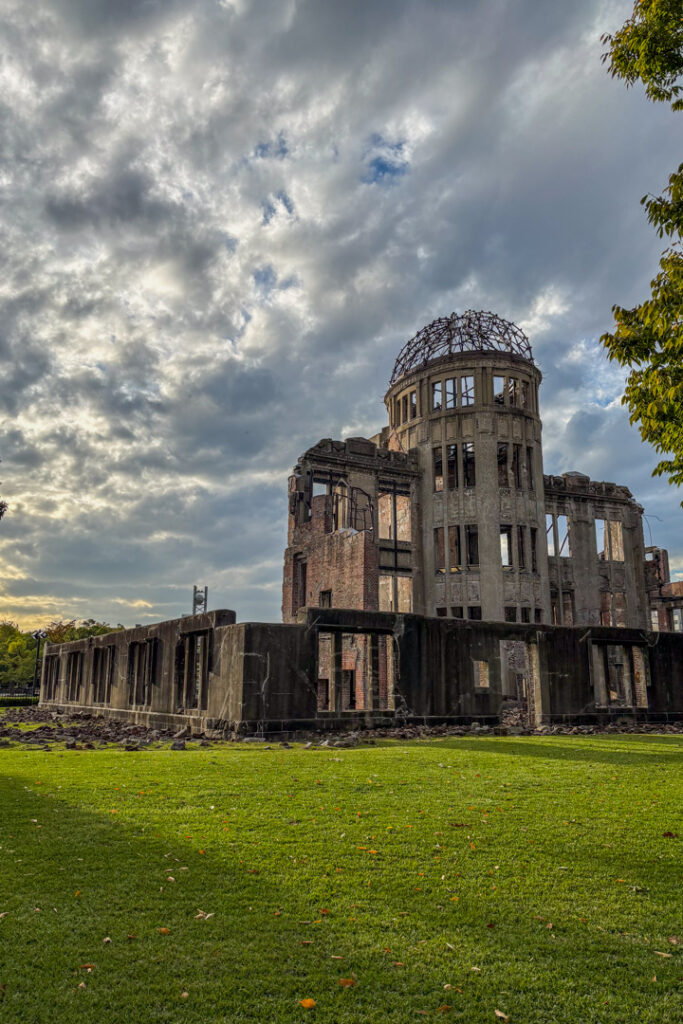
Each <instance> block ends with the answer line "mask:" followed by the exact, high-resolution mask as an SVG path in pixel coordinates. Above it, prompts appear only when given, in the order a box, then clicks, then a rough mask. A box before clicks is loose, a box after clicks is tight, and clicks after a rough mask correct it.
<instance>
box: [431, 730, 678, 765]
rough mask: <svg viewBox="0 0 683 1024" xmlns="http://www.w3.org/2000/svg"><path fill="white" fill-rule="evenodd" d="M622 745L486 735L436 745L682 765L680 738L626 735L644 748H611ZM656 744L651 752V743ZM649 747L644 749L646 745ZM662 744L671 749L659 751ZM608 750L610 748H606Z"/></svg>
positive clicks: (600, 740) (614, 762) (593, 739)
mask: <svg viewBox="0 0 683 1024" xmlns="http://www.w3.org/2000/svg"><path fill="white" fill-rule="evenodd" d="M620 740H621V742H622V743H623V742H624V737H623V736H620V735H615V736H604V737H603V736H600V737H595V736H591V737H590V738H588V739H587V738H586V737H583V736H558V737H547V738H546V737H541V736H528V737H520V738H519V739H512V738H508V737H497V738H492V737H488V736H482V737H478V738H477V739H470V738H468V737H453V739H446V740H442V741H439V745H440V746H449V747H452V748H453V749H454V750H470V751H472V752H475V753H478V754H508V755H514V756H520V757H536V758H541V759H542V760H544V761H550V760H557V761H581V762H584V763H588V762H593V763H596V762H598V763H602V764H609V765H614V766H615V767H625V766H627V765H638V766H641V767H643V766H647V765H652V764H655V763H657V764H668V765H683V736H680V737H679V736H642V737H636V736H632V735H629V737H628V740H629V743H630V742H631V741H633V740H635V741H636V742H641V741H642V744H643V746H644V747H645V748H646V749H640V750H638V749H628V750H627V749H624V748H623V747H622V748H621V749H615V748H614V747H613V746H612V747H611V745H612V744H615V743H618V742H619V741H620ZM655 742H656V744H657V748H656V749H655V746H654V744H655ZM648 743H650V744H652V746H651V748H650V749H647V744H648ZM662 744H665V745H666V746H667V747H670V748H671V750H670V751H668V750H667V752H666V753H664V752H663V751H662V748H661V745H662ZM610 747H611V749H610Z"/></svg>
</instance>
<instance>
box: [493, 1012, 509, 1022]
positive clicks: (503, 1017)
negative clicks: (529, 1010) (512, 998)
mask: <svg viewBox="0 0 683 1024" xmlns="http://www.w3.org/2000/svg"><path fill="white" fill-rule="evenodd" d="M493 1012H494V1013H495V1015H496V1017H497V1018H498V1020H510V1018H509V1017H508V1015H507V1013H503V1011H502V1010H494V1011H493Z"/></svg>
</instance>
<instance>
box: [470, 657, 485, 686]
mask: <svg viewBox="0 0 683 1024" xmlns="http://www.w3.org/2000/svg"><path fill="white" fill-rule="evenodd" d="M473 665H474V685H475V688H476V689H479V690H488V688H489V663H488V661H474V662H473Z"/></svg>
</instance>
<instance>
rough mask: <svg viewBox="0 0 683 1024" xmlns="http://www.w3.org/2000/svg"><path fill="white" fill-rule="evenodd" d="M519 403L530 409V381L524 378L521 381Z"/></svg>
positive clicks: (522, 406) (523, 407)
mask: <svg viewBox="0 0 683 1024" xmlns="http://www.w3.org/2000/svg"><path fill="white" fill-rule="evenodd" d="M519 404H520V406H521V408H522V409H529V408H530V405H529V382H528V381H526V380H522V381H520V382H519Z"/></svg>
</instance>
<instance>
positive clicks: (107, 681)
mask: <svg viewBox="0 0 683 1024" xmlns="http://www.w3.org/2000/svg"><path fill="white" fill-rule="evenodd" d="M115 658H116V647H115V646H114V645H113V644H107V645H106V646H104V647H95V648H94V649H93V652H92V690H93V697H92V699H93V702H94V703H95V704H108V703H109V701H110V699H111V688H112V683H113V679H114V663H115Z"/></svg>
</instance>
